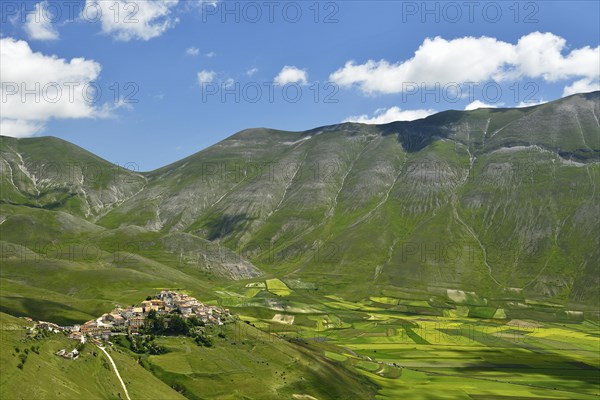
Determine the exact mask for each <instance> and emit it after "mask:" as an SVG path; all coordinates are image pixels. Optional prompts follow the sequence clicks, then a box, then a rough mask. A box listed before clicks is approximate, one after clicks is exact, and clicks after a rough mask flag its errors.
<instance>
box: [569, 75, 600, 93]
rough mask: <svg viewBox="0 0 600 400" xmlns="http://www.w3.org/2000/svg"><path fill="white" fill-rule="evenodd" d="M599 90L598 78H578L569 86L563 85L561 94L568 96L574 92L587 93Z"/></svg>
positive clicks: (599, 82) (599, 81)
mask: <svg viewBox="0 0 600 400" xmlns="http://www.w3.org/2000/svg"><path fill="white" fill-rule="evenodd" d="M596 90H600V80H598V79H595V80H594V79H587V78H584V79H580V80H578V81H575V82H573V84H571V85H569V86H565V88H564V90H563V96H570V95H572V94H575V93H588V92H594V91H596Z"/></svg>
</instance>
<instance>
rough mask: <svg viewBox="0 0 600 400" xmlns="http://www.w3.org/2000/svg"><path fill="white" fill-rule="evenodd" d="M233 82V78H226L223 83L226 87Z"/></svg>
mask: <svg viewBox="0 0 600 400" xmlns="http://www.w3.org/2000/svg"><path fill="white" fill-rule="evenodd" d="M234 83H235V81H234V80H233V78H227V80H226V81H225V83H224V85H225V87H226V88H229V87H231V86H233V84H234Z"/></svg>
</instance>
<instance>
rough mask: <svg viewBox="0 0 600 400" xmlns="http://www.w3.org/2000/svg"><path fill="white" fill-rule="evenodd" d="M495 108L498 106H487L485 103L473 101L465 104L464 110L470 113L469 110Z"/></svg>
mask: <svg viewBox="0 0 600 400" xmlns="http://www.w3.org/2000/svg"><path fill="white" fill-rule="evenodd" d="M497 107H498V105H494V104H487V103H484V102H483V101H480V100H475V101H472V102H471V103H469V104H467V105H466V106H465V110H467V111H470V110H477V109H478V108H497Z"/></svg>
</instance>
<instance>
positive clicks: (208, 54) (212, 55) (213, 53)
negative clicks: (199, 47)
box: [205, 51, 217, 58]
mask: <svg viewBox="0 0 600 400" xmlns="http://www.w3.org/2000/svg"><path fill="white" fill-rule="evenodd" d="M216 55H217V53H215V52H214V51H211V52H209V53H206V54H205V56H206V57H208V58H213V57H214V56H216Z"/></svg>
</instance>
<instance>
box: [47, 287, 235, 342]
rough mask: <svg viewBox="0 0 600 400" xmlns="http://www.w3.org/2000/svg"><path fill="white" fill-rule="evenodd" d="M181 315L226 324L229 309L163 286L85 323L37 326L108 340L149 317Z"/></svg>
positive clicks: (74, 336) (135, 328) (137, 329)
mask: <svg viewBox="0 0 600 400" xmlns="http://www.w3.org/2000/svg"><path fill="white" fill-rule="evenodd" d="M175 314H177V315H180V316H181V317H182V318H184V319H190V318H195V319H196V320H197V321H198V322H200V323H202V324H203V325H223V319H224V318H225V317H229V316H230V313H229V310H228V309H222V308H220V307H217V306H210V305H207V304H204V303H202V302H200V301H198V300H197V299H196V298H194V297H192V296H189V295H187V294H184V293H178V292H174V291H171V290H163V291H161V292H160V293H159V294H157V295H156V296H154V297H148V298H147V299H146V300H144V301H142V302H141V304H140V305H137V306H135V305H134V306H129V307H126V308H123V307H121V306H116V307H115V308H114V309H113V310H112V311H111V312H109V313H106V314H103V315H101V316H100V317H98V318H96V319H92V320H90V321H87V322H85V323H84V324H82V325H72V326H64V327H63V326H59V325H57V324H53V323H51V322H44V321H39V322H38V323H37V324H36V327H35V328H36V329H40V330H48V331H51V332H67V333H69V338H71V339H76V340H80V341H81V342H82V343H84V342H85V341H86V337H89V338H93V339H95V340H97V339H103V340H108V339H109V338H110V337H111V336H113V335H123V334H130V335H136V334H138V333H139V332H140V330H141V329H142V328H143V327H144V326H145V324H146V323H147V321H148V318H149V317H151V318H153V317H155V316H160V317H164V318H165V319H166V320H167V321H168V319H169V316H170V315H175Z"/></svg>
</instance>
